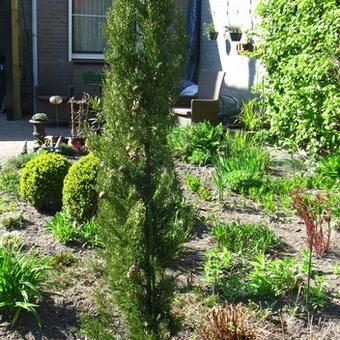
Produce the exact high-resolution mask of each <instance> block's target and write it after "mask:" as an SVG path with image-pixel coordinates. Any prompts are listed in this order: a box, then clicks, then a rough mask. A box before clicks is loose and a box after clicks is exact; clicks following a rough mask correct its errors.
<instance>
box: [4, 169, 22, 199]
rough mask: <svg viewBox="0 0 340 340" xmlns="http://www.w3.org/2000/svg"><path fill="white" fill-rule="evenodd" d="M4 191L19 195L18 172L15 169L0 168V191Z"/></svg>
mask: <svg viewBox="0 0 340 340" xmlns="http://www.w3.org/2000/svg"><path fill="white" fill-rule="evenodd" d="M4 192H5V193H8V194H13V195H15V196H19V174H18V172H17V171H15V170H12V169H7V170H6V169H4V170H2V169H1V168H0V193H4Z"/></svg>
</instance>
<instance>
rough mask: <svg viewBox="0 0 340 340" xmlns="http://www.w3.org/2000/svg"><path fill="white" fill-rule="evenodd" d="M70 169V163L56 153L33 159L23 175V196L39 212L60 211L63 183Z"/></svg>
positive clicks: (21, 188) (23, 171)
mask: <svg viewBox="0 0 340 340" xmlns="http://www.w3.org/2000/svg"><path fill="white" fill-rule="evenodd" d="M69 167H70V162H69V161H68V160H67V159H66V158H65V157H63V156H61V155H58V154H55V153H46V154H41V155H39V156H37V157H35V158H33V159H31V160H30V161H29V162H27V164H26V165H25V167H24V168H23V170H22V173H21V178H20V192H21V195H22V196H23V197H24V198H25V199H26V200H27V201H28V202H29V203H30V204H32V205H33V206H34V207H35V208H36V209H37V210H40V211H48V212H52V211H57V210H59V209H60V208H61V201H62V190H63V182H64V178H65V176H66V174H67V171H68V169H69Z"/></svg>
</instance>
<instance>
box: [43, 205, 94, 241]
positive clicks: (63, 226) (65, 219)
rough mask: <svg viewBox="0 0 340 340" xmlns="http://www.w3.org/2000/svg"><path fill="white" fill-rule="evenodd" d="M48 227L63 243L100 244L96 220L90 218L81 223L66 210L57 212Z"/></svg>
mask: <svg viewBox="0 0 340 340" xmlns="http://www.w3.org/2000/svg"><path fill="white" fill-rule="evenodd" d="M47 228H48V229H49V230H51V231H52V233H53V234H54V236H55V237H56V239H57V240H58V241H60V242H61V243H63V244H68V243H70V242H80V243H82V244H84V245H87V244H88V245H94V246H97V245H100V242H99V239H98V233H97V226H96V223H95V221H94V220H88V221H86V222H84V223H83V224H79V223H77V221H75V220H74V219H72V217H71V216H70V215H69V213H68V212H67V211H65V210H63V211H61V212H58V213H56V214H55V215H54V216H53V217H52V218H51V219H50V220H48V221H47Z"/></svg>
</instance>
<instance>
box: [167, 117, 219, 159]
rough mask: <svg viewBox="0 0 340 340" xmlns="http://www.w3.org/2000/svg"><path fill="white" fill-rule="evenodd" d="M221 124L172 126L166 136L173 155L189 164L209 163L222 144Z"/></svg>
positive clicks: (204, 123) (206, 123)
mask: <svg viewBox="0 0 340 340" xmlns="http://www.w3.org/2000/svg"><path fill="white" fill-rule="evenodd" d="M222 140H223V126H222V124H220V125H217V126H212V125H211V124H210V123H209V122H207V121H205V122H203V123H199V124H192V125H186V126H181V127H176V128H174V129H173V130H172V131H171V133H170V134H169V136H168V141H169V144H170V147H171V148H172V149H173V152H174V154H175V156H177V157H179V158H180V159H182V160H184V161H186V162H188V163H191V164H199V165H204V164H209V163H211V161H212V158H213V157H214V156H215V155H216V153H217V151H218V150H219V148H220V147H221V145H222Z"/></svg>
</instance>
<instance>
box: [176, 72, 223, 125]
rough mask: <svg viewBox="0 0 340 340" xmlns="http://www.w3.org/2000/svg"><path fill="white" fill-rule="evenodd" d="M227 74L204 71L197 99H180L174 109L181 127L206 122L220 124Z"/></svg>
mask: <svg viewBox="0 0 340 340" xmlns="http://www.w3.org/2000/svg"><path fill="white" fill-rule="evenodd" d="M224 75H225V73H224V72H223V71H219V72H211V71H208V70H202V71H201V73H200V77H199V88H198V94H197V98H192V97H188V98H185V97H180V98H179V100H178V103H177V104H176V105H175V106H174V107H173V108H172V112H174V113H175V114H176V115H177V120H178V123H179V124H180V125H185V124H190V123H197V122H201V121H204V120H208V121H210V122H211V123H212V124H218V123H219V119H218V111H219V97H220V93H221V88H222V84H223V79H224Z"/></svg>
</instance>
